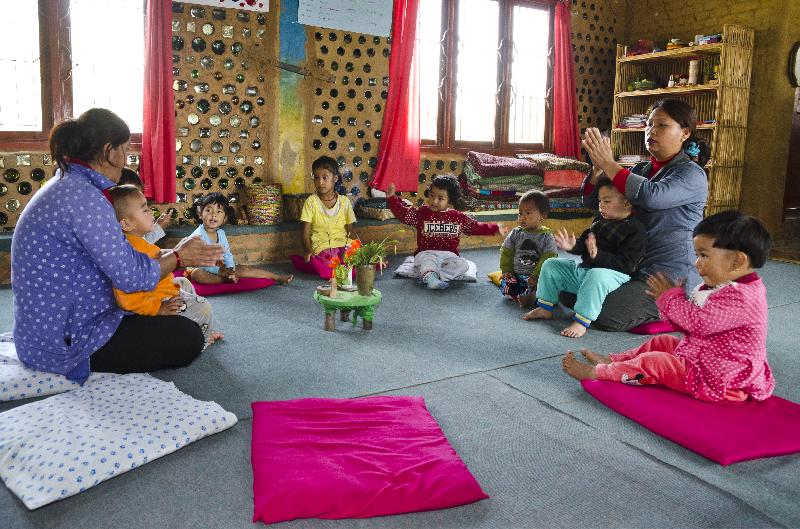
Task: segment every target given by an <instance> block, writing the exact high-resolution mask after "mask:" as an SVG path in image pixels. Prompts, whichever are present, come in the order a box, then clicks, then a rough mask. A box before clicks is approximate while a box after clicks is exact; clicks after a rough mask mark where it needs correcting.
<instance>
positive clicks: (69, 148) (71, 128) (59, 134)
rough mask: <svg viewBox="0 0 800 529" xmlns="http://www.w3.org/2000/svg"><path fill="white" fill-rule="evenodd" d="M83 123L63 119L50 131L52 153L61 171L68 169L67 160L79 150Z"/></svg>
mask: <svg viewBox="0 0 800 529" xmlns="http://www.w3.org/2000/svg"><path fill="white" fill-rule="evenodd" d="M80 130H81V125H80V124H79V123H78V122H77V120H74V119H69V120H67V121H62V122H61V123H59V124H58V125H56V126H55V127H53V130H52V131H51V132H50V154H51V155H52V156H53V161H54V162H55V163H56V165H57V166H58V168H59V169H61V171H66V170H67V168H68V167H69V166H68V163H67V160H68V159H69V158H72V157H73V156H74V155H73V153H75V152H77V151H78V150H79V142H80V138H81V132H80Z"/></svg>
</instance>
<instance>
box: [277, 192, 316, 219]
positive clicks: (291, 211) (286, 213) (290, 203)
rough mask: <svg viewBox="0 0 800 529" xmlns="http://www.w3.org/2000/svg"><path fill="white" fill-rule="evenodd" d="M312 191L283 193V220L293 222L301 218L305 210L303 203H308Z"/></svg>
mask: <svg viewBox="0 0 800 529" xmlns="http://www.w3.org/2000/svg"><path fill="white" fill-rule="evenodd" d="M309 196H311V193H299V194H297V195H283V220H285V221H286V222H292V221H295V220H300V214H301V213H302V212H303V205H304V204H305V203H306V200H307V199H308V197H309Z"/></svg>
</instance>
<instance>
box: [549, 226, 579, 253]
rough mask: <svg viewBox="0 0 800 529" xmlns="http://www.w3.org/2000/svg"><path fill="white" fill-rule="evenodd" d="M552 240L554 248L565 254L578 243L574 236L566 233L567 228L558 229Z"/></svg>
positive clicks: (569, 232) (568, 232)
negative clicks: (553, 240) (554, 243)
mask: <svg viewBox="0 0 800 529" xmlns="http://www.w3.org/2000/svg"><path fill="white" fill-rule="evenodd" d="M553 238H554V239H555V240H556V246H558V247H559V248H561V249H562V250H565V251H567V252H569V251H571V250H572V249H573V248H575V244H576V243H577V242H578V240H577V239H576V238H575V234H574V233H572V232H571V231H567V228H564V227H562V228H559V230H558V231H557V232H555V233H554V234H553Z"/></svg>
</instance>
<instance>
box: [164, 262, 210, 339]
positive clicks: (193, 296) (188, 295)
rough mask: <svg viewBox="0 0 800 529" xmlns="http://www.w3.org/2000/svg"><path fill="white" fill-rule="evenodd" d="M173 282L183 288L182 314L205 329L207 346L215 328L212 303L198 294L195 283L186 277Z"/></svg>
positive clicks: (204, 336)
mask: <svg viewBox="0 0 800 529" xmlns="http://www.w3.org/2000/svg"><path fill="white" fill-rule="evenodd" d="M173 282H174V283H175V284H177V285H178V286H179V287H180V288H181V292H180V296H181V299H182V300H183V303H184V308H183V310H182V311H181V313H180V315H181V316H183V317H184V318H189V319H190V320H192V321H193V322H195V323H196V324H197V325H199V326H200V330H201V331H203V339H204V340H205V343H206V347H208V344H209V342H210V340H211V331H212V330H213V329H214V312H213V311H212V310H211V303H209V302H208V300H207V299H206V298H204V297H203V296H198V295H197V293H196V292H195V291H194V285H192V282H191V281H189V280H188V279H186V278H185V277H176V278H175V279H173Z"/></svg>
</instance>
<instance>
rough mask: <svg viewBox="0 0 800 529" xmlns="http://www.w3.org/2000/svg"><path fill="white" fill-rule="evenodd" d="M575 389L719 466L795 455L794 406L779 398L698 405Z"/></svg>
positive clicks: (598, 386) (613, 386)
mask: <svg viewBox="0 0 800 529" xmlns="http://www.w3.org/2000/svg"><path fill="white" fill-rule="evenodd" d="M581 384H582V385H583V389H585V390H586V392H587V393H589V394H590V395H592V396H593V397H594V398H596V399H597V400H599V401H600V402H602V403H603V404H605V405H606V406H608V407H609V408H611V409H612V410H614V411H616V412H617V413H619V414H621V415H624V416H625V417H627V418H629V419H631V420H632V421H635V422H638V423H639V424H641V425H642V426H644V427H645V428H647V429H648V430H650V431H652V432H655V433H657V434H658V435H660V436H662V437H665V438H667V439H669V440H670V441H673V442H675V443H678V444H679V445H681V446H683V447H685V448H688V449H689V450H692V451H693V452H697V453H698V454H700V455H701V456H704V457H707V458H708V459H711V460H712V461H716V462H717V463H719V464H720V465H723V466H727V465H730V464H732V463H738V462H740V461H747V460H750V459H758V458H761V457H772V456H781V455H786V454H793V453H796V452H800V404H796V403H794V402H790V401H788V400H784V399H782V398H780V397H770V398H768V399H767V400H764V401H760V402H759V401H754V400H747V401H744V402H704V401H700V400H697V399H694V398H692V397H690V396H689V395H684V394H683V393H678V392H676V391H672V390H669V389H666V388H663V387H657V386H646V387H645V386H627V385H625V384H619V383H617V382H609V381H605V380H584V381H582V382H581Z"/></svg>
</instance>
